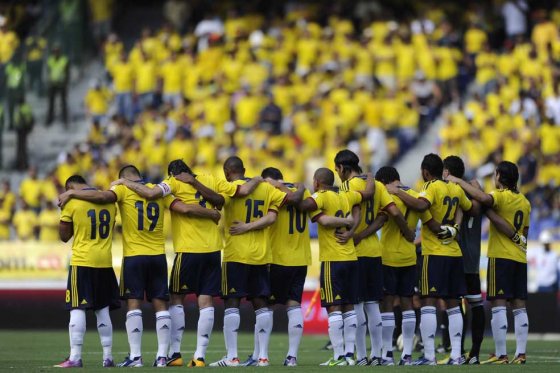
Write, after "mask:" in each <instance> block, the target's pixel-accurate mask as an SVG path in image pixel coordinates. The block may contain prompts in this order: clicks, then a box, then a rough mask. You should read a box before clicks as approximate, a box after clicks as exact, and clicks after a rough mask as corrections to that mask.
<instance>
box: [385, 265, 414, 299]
mask: <svg viewBox="0 0 560 373" xmlns="http://www.w3.org/2000/svg"><path fill="white" fill-rule="evenodd" d="M417 281H418V277H417V276H416V265H411V266H407V267H391V266H386V265H384V266H383V286H384V288H383V291H384V292H385V294H387V295H392V296H395V295H398V296H399V297H412V296H413V295H414V287H415V286H416V284H417Z"/></svg>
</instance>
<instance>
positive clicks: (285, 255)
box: [269, 183, 311, 266]
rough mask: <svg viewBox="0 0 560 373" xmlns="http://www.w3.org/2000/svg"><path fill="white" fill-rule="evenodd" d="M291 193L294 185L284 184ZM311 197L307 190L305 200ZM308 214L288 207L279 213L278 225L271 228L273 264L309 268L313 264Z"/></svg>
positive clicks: (270, 238) (304, 194) (304, 195)
mask: <svg viewBox="0 0 560 373" xmlns="http://www.w3.org/2000/svg"><path fill="white" fill-rule="evenodd" d="M284 185H286V186H287V187H288V188H289V189H290V190H291V191H295V190H296V188H295V186H294V185H293V184H290V183H284ZM308 197H311V193H309V191H308V190H307V189H306V190H305V192H304V193H303V198H304V199H305V198H308ZM307 219H308V218H307V213H306V212H305V211H299V210H298V209H296V208H295V207H294V206H291V205H288V206H284V207H282V208H281V209H280V210H279V211H278V217H277V218H276V223H274V224H273V225H271V226H270V228H269V241H270V250H271V252H272V263H273V264H278V265H283V266H308V265H310V264H311V240H310V238H309V226H308V224H307Z"/></svg>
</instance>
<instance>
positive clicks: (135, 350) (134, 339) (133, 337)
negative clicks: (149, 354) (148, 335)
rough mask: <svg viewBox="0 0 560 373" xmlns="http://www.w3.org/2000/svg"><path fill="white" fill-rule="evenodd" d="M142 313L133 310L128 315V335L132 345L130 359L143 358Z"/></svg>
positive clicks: (129, 342)
mask: <svg viewBox="0 0 560 373" xmlns="http://www.w3.org/2000/svg"><path fill="white" fill-rule="evenodd" d="M143 330H144V326H143V325H142V311H141V310H132V311H128V312H127V313H126V333H127V334H128V344H129V345H130V356H129V357H130V359H131V360H134V358H135V357H139V356H142V331H143Z"/></svg>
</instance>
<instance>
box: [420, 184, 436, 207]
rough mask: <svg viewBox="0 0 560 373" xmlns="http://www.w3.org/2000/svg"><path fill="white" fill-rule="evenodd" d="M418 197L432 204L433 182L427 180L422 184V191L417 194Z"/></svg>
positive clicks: (433, 196) (433, 197)
mask: <svg viewBox="0 0 560 373" xmlns="http://www.w3.org/2000/svg"><path fill="white" fill-rule="evenodd" d="M418 197H419V198H423V199H425V200H426V201H428V202H429V203H430V205H432V204H433V203H434V199H435V187H434V184H433V183H431V182H427V183H426V184H424V187H423V188H422V191H421V192H420V193H419V194H418Z"/></svg>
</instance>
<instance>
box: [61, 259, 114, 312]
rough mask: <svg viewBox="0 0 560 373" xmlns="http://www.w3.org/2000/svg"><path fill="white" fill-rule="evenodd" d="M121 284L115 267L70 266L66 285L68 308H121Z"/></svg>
mask: <svg viewBox="0 0 560 373" xmlns="http://www.w3.org/2000/svg"><path fill="white" fill-rule="evenodd" d="M120 306H121V301H120V300H119V285H118V284H117V277H116V276H115V271H113V268H93V267H82V266H70V268H69V270H68V284H67V286H66V309H68V310H71V309H76V308H78V309H82V310H94V311H95V310H100V309H102V308H105V307H109V308H110V309H111V310H114V309H116V308H120Z"/></svg>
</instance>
